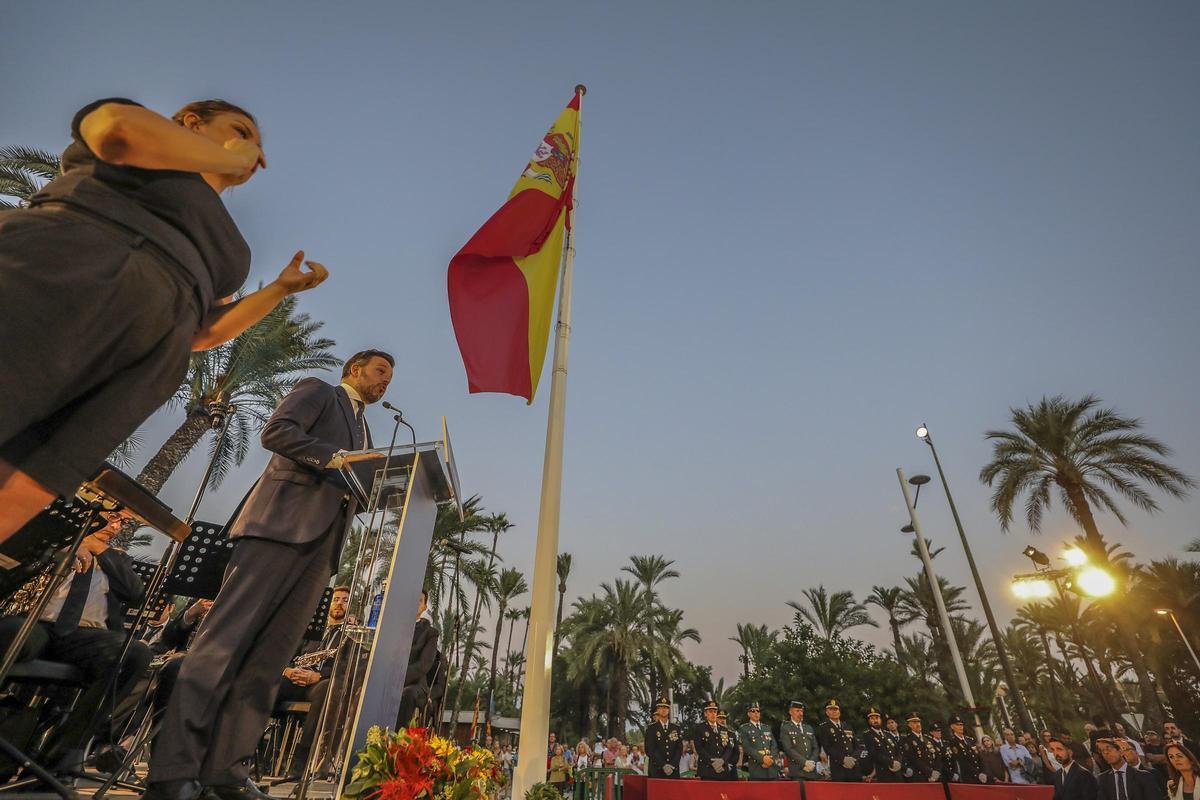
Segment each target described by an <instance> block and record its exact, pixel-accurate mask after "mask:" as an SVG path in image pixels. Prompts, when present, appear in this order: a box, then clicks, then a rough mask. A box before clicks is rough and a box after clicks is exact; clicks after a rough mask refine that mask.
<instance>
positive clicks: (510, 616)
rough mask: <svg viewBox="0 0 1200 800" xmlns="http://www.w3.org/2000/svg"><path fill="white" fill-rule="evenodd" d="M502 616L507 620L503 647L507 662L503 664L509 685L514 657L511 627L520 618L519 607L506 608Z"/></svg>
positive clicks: (514, 625)
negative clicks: (506, 640) (505, 639)
mask: <svg viewBox="0 0 1200 800" xmlns="http://www.w3.org/2000/svg"><path fill="white" fill-rule="evenodd" d="M504 618H505V619H506V620H508V644H507V645H506V646H505V648H504V653H505V656H504V660H505V661H506V662H507V664H506V666H505V673H504V678H505V680H506V681H507V682H508V683H509V686H510V687H511V685H512V675H513V673H512V665H513V663H514V659H513V655H514V653H513V649H512V637H513V628H515V627H516V626H517V620H519V619H521V609H519V608H510V609H508V611H505V612H504Z"/></svg>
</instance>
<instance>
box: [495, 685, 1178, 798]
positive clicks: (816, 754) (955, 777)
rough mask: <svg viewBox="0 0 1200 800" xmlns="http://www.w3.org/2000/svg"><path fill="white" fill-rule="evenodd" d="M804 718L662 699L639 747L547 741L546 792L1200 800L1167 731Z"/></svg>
mask: <svg viewBox="0 0 1200 800" xmlns="http://www.w3.org/2000/svg"><path fill="white" fill-rule="evenodd" d="M806 711H807V709H806V706H805V704H804V703H803V702H801V701H792V702H791V703H789V704H788V709H787V712H788V719H787V720H786V721H784V722H783V723H782V724H780V725H778V726H772V725H769V724H767V723H765V722H764V721H763V719H762V713H763V710H762V708H761V706H760V705H759V704H758V703H751V704H750V705H749V708H748V710H747V712H746V717H747V718H746V721H745V722H744V723H742V724H740V725H736V726H730V725H729V724H728V723H729V720H728V717H727V715H726V714H725V712H724V711H722V710H721V709H720V707H719V705H718V704H717V703H716V702H713V701H710V702H708V703H707V704H706V705H705V707H704V721H703V722H701V723H699V724H698V725H695V726H692V727H690V728H685V727H683V726H681V725H678V724H676V723H674V722H672V721H671V705H670V702H669V701H668V700H667V699H666V698H662V699H660V700H659V701H658V704H657V707H656V709H655V716H654V719H653V720H652V721H651V723H650V724H649V725H648V726H647V727H646V729H645V730H644V732H643V735H644V739H643V742H644V743H643V744H627V743H623V742H620V741H618V740H617V739H615V738H609V739H607V740H605V739H603V738H602V737H599V736H597V737H596V738H595V741H594V742H589V741H587V740H581V741H580V742H579V743H578V744H577V745H575V746H571V745H569V744H565V743H563V742H559V741H557V738H556V736H555V735H554V734H551V735H550V741H549V747H548V749H547V754H546V775H547V782H548V783H550V784H551V785H553V786H555V787H556V788H558V789H559V790H560V791H562V792H563V793H564V794H565V795H569V794H570V793H571V790H572V788H573V787H574V786H575V785H576V784H577V783H586V782H587V781H590V780H596V779H597V777H596V775H595V773H589V772H587V770H595V769H611V770H623V771H627V772H629V773H631V774H640V775H647V776H649V777H651V778H661V779H703V780H725V781H734V780H800V781H808V780H829V781H841V782H874V783H929V782H932V783H938V782H940V783H968V784H1043V785H1048V786H1053V787H1054V797H1055V800H1095V799H1096V798H1104V800H1165V799H1166V798H1169V799H1170V800H1200V790H1198V788H1197V785H1196V779H1197V776H1198V775H1200V762H1198V761H1197V758H1196V755H1195V753H1196V746H1195V743H1194V742H1193V741H1192V740H1191V739H1190V738H1189V737H1187V736H1186V735H1185V734H1184V733H1183V731H1182V730H1180V728H1179V726H1178V724H1177V723H1176V722H1175V721H1174V720H1168V721H1167V722H1166V723H1165V724H1164V725H1163V728H1162V730H1161V731H1157V730H1151V729H1147V730H1145V731H1142V732H1140V733H1139V732H1135V731H1132V730H1130V729H1128V728H1126V726H1125V725H1124V724H1123V723H1120V722H1117V723H1113V724H1111V725H1110V724H1109V723H1108V722H1107V721H1106V720H1104V719H1103V718H1099V717H1097V718H1094V719H1093V721H1092V722H1090V723H1087V724H1086V725H1085V726H1084V729H1083V734H1084V735H1083V736H1082V737H1081V738H1080V739H1076V738H1074V736H1073V735H1072V734H1071V733H1070V732H1068V731H1066V730H1063V731H1059V732H1057V733H1056V732H1054V731H1051V730H1043V731H1041V732H1040V734H1039V735H1038V736H1036V737H1035V736H1034V735H1032V734H1031V733H1029V732H1025V731H1021V732H1017V731H1014V730H1013V729H1012V728H1007V727H1006V728H1004V729H1002V730H1001V731H1000V735H999V736H998V737H993V736H992V735H988V734H984V735H983V736H982V737H981V738H980V740H979V741H978V742H977V741H976V740H975V737H974V736H972V735H971V734H970V733H969V732H968V729H967V727H966V724H965V722H964V720H963V719H962V717H960V716H958V715H953V716H951V717H950V718H949V720H948V721H947V725H946V728H947V730H943V728H942V726H941V724H940V723H939V722H938V721H935V720H923V719H922V717H921V715H920V714H919V713H916V712H912V713H908V714H905V715H903V716H902V717H901V718H897V717H896V716H894V715H891V714H884V713H881V712H880V711H879V709H876V708H869V709H868V710H867V712H866V714H865V715H864V717H865V723H866V724H865V726H862V727H857V728H856V726H854V725H852V724H850V723H849V722H846V721H844V720H843V719H842V708H841V706H840V704H839V703H838V701H837V700H836V699H831V700H829V701H828V702H827V703H826V704H825V708H824V717H825V718H824V719H823V720H822V721H821V722H819V723H817V724H816V725H813V724H811V723H809V722H807V721H805V713H806ZM901 719H902V720H903V726H904V727H903V728H902V727H901ZM500 758H501V763H502V764H504V765H507V769H509V770H510V771H511V768H512V766H513V765H515V752H514V751H513V750H512V749H511V746H506V747H502V748H500Z"/></svg>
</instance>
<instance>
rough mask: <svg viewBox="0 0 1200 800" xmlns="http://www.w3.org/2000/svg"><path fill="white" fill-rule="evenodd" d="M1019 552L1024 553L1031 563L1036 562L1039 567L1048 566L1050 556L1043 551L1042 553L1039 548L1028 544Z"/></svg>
mask: <svg viewBox="0 0 1200 800" xmlns="http://www.w3.org/2000/svg"><path fill="white" fill-rule="evenodd" d="M1021 552H1022V553H1023V554H1024V555H1025V557H1026V558H1028V559H1029V560H1030V561H1032V562H1033V563H1035V564H1037V565H1038V566H1039V567H1048V566H1050V557H1049V556H1047V555H1046V554H1045V553H1043V552H1042V551H1041V550H1038V549H1037V548H1036V547H1034V546H1033V545H1029V546H1028V547H1026V548H1025V549H1024V550H1022V551H1021Z"/></svg>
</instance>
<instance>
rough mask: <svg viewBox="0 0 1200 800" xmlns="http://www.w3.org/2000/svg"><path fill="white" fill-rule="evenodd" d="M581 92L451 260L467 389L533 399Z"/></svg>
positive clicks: (564, 221)
mask: <svg viewBox="0 0 1200 800" xmlns="http://www.w3.org/2000/svg"><path fill="white" fill-rule="evenodd" d="M579 96H580V90H578V89H577V90H576V94H575V97H574V98H573V99H572V100H571V102H570V103H568V104H567V107H566V108H565V109H563V112H562V114H560V115H559V117H558V119H557V120H556V121H555V123H554V126H553V127H551V128H550V132H549V133H547V134H546V135H545V137H544V138H543V139H542V141H541V142H540V143H539V144H538V146H537V149H536V150H534V153H533V158H532V159H531V160H530V161H529V164H528V165H527V166H526V167H525V171H524V172H522V173H521V177H520V178H518V179H517V184H516V186H514V187H513V190H512V192H510V193H509V195H508V202H506V203H505V204H504V205H503V206H501V207H500V210H499V211H497V212H496V213H495V214H493V215H492V217H491V219H489V220H488V221H487V222H485V223H483V227H481V228H480V229H479V230H478V231H476V232H475V235H474V236H472V237H471V240H470V241H469V242H467V243H466V245H464V246H463V248H462V249H461V250H459V251H458V254H457V255H456V256H454V258H453V259H451V260H450V269H449V274H448V277H447V284H448V289H449V295H450V318H451V320H452V321H453V323H454V335H455V336H456V337H457V339H458V349H459V351H460V352H461V353H462V358H463V364H464V365H465V366H466V368H467V384H468V386H469V387H470V391H471V393H472V394H474V393H475V392H503V393H505V394H515V395H518V396H519V397H524V398H525V399H526V400H527V401H528V402H529V403H532V402H533V396H534V393H535V392H536V391H537V385H538V379H539V378H540V377H541V374H542V363H543V362H544V361H545V359H546V345H547V340H548V339H549V335H550V320H551V318H552V317H553V315H554V294H555V291H556V289H557V287H558V273H559V265H560V263H561V260H562V248H563V236H564V232H565V230H566V228H567V226H568V224H569V214H568V210H569V207H570V204H571V191H572V188H573V186H574V182H575V168H576V156H577V153H578V148H579Z"/></svg>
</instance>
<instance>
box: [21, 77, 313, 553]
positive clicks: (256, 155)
mask: <svg viewBox="0 0 1200 800" xmlns="http://www.w3.org/2000/svg"><path fill="white" fill-rule="evenodd" d="M71 134H72V142H71V145H70V146H69V147H68V148H67V150H66V151H65V152H64V153H63V156H62V174H61V175H60V176H59V177H58V178H56V179H55V180H53V181H51V182H50V183H49V184H47V185H46V186H45V187H44V188H43V189H42V190H41V191H40V192H39V193H38V194H37V195H35V196H34V197H33V199H32V201H31V203H30V207H29V208H23V209H17V210H12V211H3V212H0V348H2V349H3V353H4V357H3V359H0V542H2V541H4V540H5V539H7V538H8V537H9V536H10V535H12V533H13V532H14V531H16V530H18V529H19V528H20V527H21V526H22V525H23V524H25V523H26V522H27V521H28V520H29V519H31V518H32V517H33V516H34V515H36V514H37V513H38V512H39V511H41V509H42V508H44V507H45V506H46V505H47V504H48V503H49V502H50V501H51V500H52V499H53V498H54V497H55V496H57V495H63V496H68V497H69V496H71V495H72V494H73V493H74V491H75V488H76V487H77V486H78V485H79V484H80V483H81V482H82V481H84V480H85V479H87V478H88V477H89V476H90V475H91V474H92V473H93V472H94V471H95V469H96V468H97V467H99V466H100V464H101V462H103V460H104V459H105V458H106V457H107V456H108V454H109V453H111V452H112V451H113V449H114V448H116V446H117V445H118V444H120V443H121V442H122V441H123V440H124V439H125V438H126V437H128V436H129V435H130V434H131V433H133V432H134V431H135V430H136V429H137V427H138V425H140V424H141V423H142V422H144V421H145V420H146V418H148V417H149V416H150V415H151V414H153V413H154V412H155V411H156V410H157V409H158V408H159V407H160V406H161V405H162V404H163V403H165V402H166V401H167V400H168V399H169V398H170V397H171V396H172V394H173V393H174V392H175V390H176V389H177V388H178V386H179V384H180V382H181V381H182V380H183V377H184V375H185V373H186V371H187V365H188V359H189V356H190V354H191V352H192V351H193V350H205V349H208V348H212V347H216V346H218V345H220V344H223V343H225V342H227V341H229V340H230V339H233V338H234V337H236V336H237V335H238V334H240V333H242V332H243V331H245V330H246V329H247V328H249V327H250V326H252V325H253V324H254V323H256V322H258V321H259V320H260V319H262V318H263V317H264V316H266V314H267V313H268V312H270V310H271V309H272V308H274V307H275V306H276V305H277V304H278V303H279V301H280V300H282V299H283V298H284V297H286V296H287V295H289V294H293V293H296V292H302V291H304V290H306V289H311V288H312V287H314V286H316V285H318V284H319V283H321V282H322V281H323V280H325V278H326V277H327V276H328V272H327V271H326V270H325V268H324V267H323V266H321V265H320V264H317V263H315V262H311V261H310V262H305V261H304V253H303V251H301V252H298V253H296V255H295V257H294V258H293V259H292V261H291V263H289V264H288V265H287V266H286V267H285V268H284V269H283V271H282V272H281V273H280V274H279V277H278V278H276V279H275V281H273V282H272V283H270V284H267V285H266V286H264V287H263V288H262V289H259V290H258V291H256V292H253V293H250V294H247V295H246V296H244V297H242V298H240V299H238V300H233V299H232V295H234V294H235V293H236V292H237V291H238V290H239V289H240V288H241V287H242V284H243V283H244V282H245V280H246V276H247V274H248V273H249V271H250V248H249V247H248V246H247V245H246V242H245V240H244V239H243V238H242V236H241V233H240V232H239V231H238V228H237V225H236V224H235V223H234V221H233V219H232V218H231V217H230V216H229V213H228V211H226V209H225V205H224V203H222V202H221V198H220V193H221V192H222V191H224V190H225V189H228V188H230V187H232V186H237V185H240V184H242V183H245V182H246V181H248V180H249V179H250V178H251V177H252V176H253V175H254V173H255V172H257V170H258V169H259V168H260V167H261V168H265V167H266V159H265V158H264V157H263V151H262V138H261V135H260V133H259V130H258V125H257V123H256V121H255V119H254V117H253V116H251V115H250V114H249V113H248V112H246V111H244V110H243V109H241V108H239V107H237V106H235V105H233V104H231V103H227V102H225V101H223V100H205V101H200V102H196V103H190V104H188V105H187V106H185V107H184V108H182V109H181V110H180V111H179V112H178V113H176V114H175V115H174V117H173V118H171V119H168V118H166V117H163V116H160V115H159V114H156V113H154V112H153V111H150V110H149V109H146V108H143V107H142V106H140V105H139V104H137V103H135V102H133V101H132V100H126V99H123V98H110V99H107V100H98V101H96V102H94V103H91V104H89V105H87V106H85V107H84V108H82V109H80V111H79V113H78V114H76V115H75V118H74V120H73V121H72V123H71ZM302 263H304V264H307V265H308V267H309V268H308V269H307V270H305V269H303V268H302V267H301V264H302Z"/></svg>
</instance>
